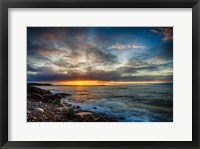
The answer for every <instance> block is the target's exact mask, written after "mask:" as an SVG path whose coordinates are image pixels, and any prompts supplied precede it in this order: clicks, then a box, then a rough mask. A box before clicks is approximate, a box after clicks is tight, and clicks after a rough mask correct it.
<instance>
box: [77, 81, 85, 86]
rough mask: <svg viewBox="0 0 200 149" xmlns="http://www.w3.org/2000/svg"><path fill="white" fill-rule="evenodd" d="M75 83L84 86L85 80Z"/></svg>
mask: <svg viewBox="0 0 200 149" xmlns="http://www.w3.org/2000/svg"><path fill="white" fill-rule="evenodd" d="M75 84H77V85H80V86H82V85H83V84H84V81H76V82H75Z"/></svg>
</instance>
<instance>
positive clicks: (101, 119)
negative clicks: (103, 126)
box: [95, 117, 107, 122]
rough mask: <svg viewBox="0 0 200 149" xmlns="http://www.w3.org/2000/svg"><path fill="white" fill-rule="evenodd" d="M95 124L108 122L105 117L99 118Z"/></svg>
mask: <svg viewBox="0 0 200 149" xmlns="http://www.w3.org/2000/svg"><path fill="white" fill-rule="evenodd" d="M95 122H107V120H106V119H105V118H103V117H98V118H96V119H95Z"/></svg>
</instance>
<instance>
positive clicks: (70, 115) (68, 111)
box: [66, 108, 76, 117]
mask: <svg viewBox="0 0 200 149" xmlns="http://www.w3.org/2000/svg"><path fill="white" fill-rule="evenodd" d="M75 114H76V113H75V111H74V108H69V109H68V110H67V112H66V115H67V116H68V117H75Z"/></svg>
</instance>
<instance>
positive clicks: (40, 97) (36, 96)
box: [29, 93, 44, 101]
mask: <svg viewBox="0 0 200 149" xmlns="http://www.w3.org/2000/svg"><path fill="white" fill-rule="evenodd" d="M29 98H31V99H34V100H37V101H43V100H44V97H42V96H41V95H40V94H37V93H32V94H30V96H29Z"/></svg>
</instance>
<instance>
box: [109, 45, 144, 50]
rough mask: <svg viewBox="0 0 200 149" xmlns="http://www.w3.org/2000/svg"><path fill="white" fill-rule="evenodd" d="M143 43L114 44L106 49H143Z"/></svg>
mask: <svg viewBox="0 0 200 149" xmlns="http://www.w3.org/2000/svg"><path fill="white" fill-rule="evenodd" d="M144 48H145V46H144V45H130V44H126V45H123V44H114V45H112V46H110V47H109V48H108V49H117V50H124V49H144Z"/></svg>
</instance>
